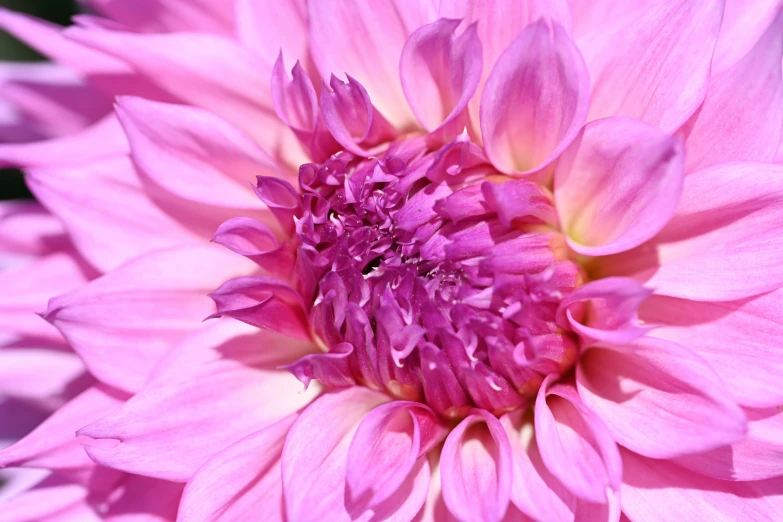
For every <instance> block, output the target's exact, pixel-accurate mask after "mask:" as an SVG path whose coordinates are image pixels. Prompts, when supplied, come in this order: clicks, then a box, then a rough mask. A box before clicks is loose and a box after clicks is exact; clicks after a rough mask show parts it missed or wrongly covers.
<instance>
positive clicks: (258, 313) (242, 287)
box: [209, 276, 311, 340]
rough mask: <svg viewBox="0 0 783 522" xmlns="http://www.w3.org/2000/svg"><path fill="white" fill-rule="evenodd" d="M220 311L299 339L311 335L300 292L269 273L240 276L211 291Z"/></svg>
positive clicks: (211, 295)
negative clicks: (266, 274)
mask: <svg viewBox="0 0 783 522" xmlns="http://www.w3.org/2000/svg"><path fill="white" fill-rule="evenodd" d="M209 296H210V297H211V298H212V300H214V301H215V305H216V306H217V312H216V313H215V314H213V317H220V316H223V315H226V316H229V317H233V318H234V319H239V320H240V321H242V322H245V323H247V324H251V325H253V326H256V327H258V328H265V329H270V330H274V331H277V332H280V333H282V334H284V335H288V336H290V337H293V338H296V339H300V340H309V339H311V333H310V323H309V321H308V318H307V309H306V306H305V303H304V300H303V299H302V296H301V295H299V292H297V291H296V290H294V289H293V288H292V287H291V286H290V285H288V284H287V283H285V282H283V281H280V280H279V279H275V278H272V277H266V276H247V277H238V278H236V279H232V280H230V281H227V282H226V283H224V284H223V285H221V286H220V288H218V289H217V290H215V291H214V292H212V293H211V294H209Z"/></svg>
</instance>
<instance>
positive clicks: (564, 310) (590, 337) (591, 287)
mask: <svg viewBox="0 0 783 522" xmlns="http://www.w3.org/2000/svg"><path fill="white" fill-rule="evenodd" d="M650 294H652V290H650V289H647V288H645V287H643V286H642V285H641V284H639V282H638V281H635V280H633V279H630V278H626V277H605V278H603V279H598V280H596V281H591V282H589V283H587V284H586V285H584V286H582V287H579V288H578V289H577V290H576V291H574V292H573V293H571V294H569V295H568V296H566V298H565V299H563V300H562V301H560V305H559V306H558V309H557V314H558V315H557V321H558V324H559V325H560V327H561V328H570V329H573V330H574V331H575V332H577V333H578V334H579V336H580V337H581V338H582V346H586V345H590V344H596V343H598V344H601V343H603V344H624V343H627V342H630V341H633V340H635V339H637V338H639V337H641V336H642V335H644V334H645V333H646V332H647V331H649V329H650V327H649V326H647V327H645V326H642V325H641V324H640V322H639V317H638V313H637V311H638V310H639V306H640V305H641V304H642V303H643V302H644V301H645V300H646V299H647V298H648V297H649V296H650Z"/></svg>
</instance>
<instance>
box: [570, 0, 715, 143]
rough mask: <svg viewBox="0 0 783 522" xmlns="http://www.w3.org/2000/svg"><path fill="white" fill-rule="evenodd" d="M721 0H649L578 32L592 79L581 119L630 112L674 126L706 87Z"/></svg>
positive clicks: (684, 118) (668, 129) (691, 109)
mask: <svg viewBox="0 0 783 522" xmlns="http://www.w3.org/2000/svg"><path fill="white" fill-rule="evenodd" d="M723 3H724V0H708V1H703V0H667V1H665V2H656V3H655V4H654V5H651V6H650V7H649V8H646V9H638V10H635V11H633V13H631V14H632V16H619V17H618V18H615V19H613V18H606V19H607V20H616V23H614V24H612V25H609V24H608V23H607V24H603V25H601V26H600V28H601V29H603V30H602V31H597V32H596V33H591V34H590V35H589V37H585V38H582V39H580V40H579V44H580V48H581V49H582V51H583V52H584V55H585V60H586V62H587V65H588V68H589V70H590V77H591V79H592V85H593V92H592V101H591V104H590V116H589V117H588V121H592V120H596V119H599V118H605V117H607V116H630V117H632V118H638V119H641V120H643V121H645V122H647V123H650V124H651V125H654V126H656V127H659V128H660V129H661V130H663V131H664V132H667V133H670V132H674V131H675V130H677V128H678V127H680V125H682V124H683V123H685V122H686V121H687V120H688V118H690V117H691V115H692V114H693V113H694V112H696V110H697V109H698V108H699V105H700V104H701V102H702V100H703V99H704V95H705V93H706V91H707V82H708V79H709V74H710V62H711V60H712V53H713V50H714V48H715V42H716V40H717V38H718V31H719V30H720V25H721V19H722V17H723ZM634 5H635V4H634ZM596 11H597V12H599V13H601V14H602V15H604V16H606V15H605V13H603V12H601V11H600V10H596ZM618 49H622V50H623V51H622V52H618Z"/></svg>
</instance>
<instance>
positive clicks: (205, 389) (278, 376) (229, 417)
mask: <svg viewBox="0 0 783 522" xmlns="http://www.w3.org/2000/svg"><path fill="white" fill-rule="evenodd" d="M287 343H288V341H287V339H285V338H281V337H276V336H273V335H271V334H269V333H266V332H263V331H260V330H258V329H255V328H252V327H247V326H244V325H241V324H240V323H237V322H236V321H228V322H223V321H220V322H217V323H213V324H211V325H209V326H208V327H206V328H204V329H202V330H201V331H198V332H196V333H195V334H193V335H192V336H190V337H188V338H186V339H185V340H184V341H183V342H182V343H180V344H179V345H178V346H177V347H176V348H175V350H174V351H172V352H171V353H170V354H169V355H168V356H167V357H166V359H165V360H164V361H163V362H161V364H160V365H159V366H158V368H157V369H156V372H155V374H154V375H153V376H152V377H151V380H150V382H149V383H148V384H147V386H145V387H144V389H143V390H142V391H141V392H139V393H137V394H136V395H135V396H133V398H132V399H130V400H129V401H128V402H127V403H125V405H124V406H123V407H122V408H121V409H119V410H118V411H116V412H114V413H113V414H110V415H108V416H105V417H103V418H101V419H100V420H98V421H97V422H94V423H92V424H90V425H88V426H87V427H85V428H83V429H81V430H79V435H85V436H87V437H90V438H92V439H102V440H96V441H94V442H90V441H85V450H86V451H87V453H88V454H89V456H90V458H92V459H93V460H95V461H96V462H98V463H99V464H101V465H103V466H108V467H111V468H115V469H120V470H123V471H128V472H131V473H138V474H142V475H147V476H150V477H157V478H161V479H165V480H174V481H186V480H188V479H189V478H190V477H191V476H192V475H193V473H194V472H195V471H196V469H198V468H199V466H201V465H202V464H204V463H205V462H206V461H207V460H209V458H210V457H211V456H212V455H213V454H214V453H217V452H218V451H219V450H221V449H223V448H225V447H227V446H228V445H230V444H233V443H234V442H236V441H238V440H239V439H241V438H243V437H245V436H247V435H249V434H251V433H254V432H256V431H258V430H260V429H262V428H264V427H266V426H269V425H270V424H272V423H274V422H277V421H278V420H280V419H282V418H284V417H286V416H287V415H290V414H291V413H293V412H295V411H297V410H299V409H300V408H301V407H302V406H304V405H305V404H307V403H308V402H310V401H311V400H312V398H313V397H314V396H315V394H316V393H317V392H318V390H317V389H316V388H313V389H312V391H311V392H307V393H299V392H300V391H301V384H299V382H298V381H297V380H296V379H295V378H294V377H293V376H292V375H290V374H289V373H288V372H285V371H280V370H278V369H277V368H278V367H279V366H280V365H281V364H285V363H287V362H290V360H291V357H292V356H293V357H296V355H295V352H296V350H292V349H293V346H291V345H290V344H287ZM290 351H294V353H290ZM161 412H167V414H166V415H161Z"/></svg>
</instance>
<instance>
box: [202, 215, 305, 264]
mask: <svg viewBox="0 0 783 522" xmlns="http://www.w3.org/2000/svg"><path fill="white" fill-rule="evenodd" d="M212 241H214V242H215V243H217V244H219V245H223V246H224V247H226V248H228V249H229V250H231V251H232V252H235V253H237V254H240V255H243V256H245V257H247V258H248V259H250V260H251V261H253V262H255V263H257V264H258V265H259V266H261V267H262V268H264V269H265V270H267V271H269V272H270V273H271V274H272V275H276V276H280V277H281V278H282V279H285V280H288V278H290V277H291V272H292V270H293V268H294V253H293V251H292V247H291V246H290V245H288V244H286V243H283V244H280V242H279V241H278V240H277V238H276V237H275V235H274V233H273V232H272V231H271V230H270V229H269V227H267V226H266V225H264V224H263V223H260V222H258V221H256V220H255V219H251V218H245V217H237V218H232V219H229V220H228V221H226V222H225V223H223V224H221V225H220V226H219V227H218V229H217V230H216V231H215V235H214V236H213V237H212Z"/></svg>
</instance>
